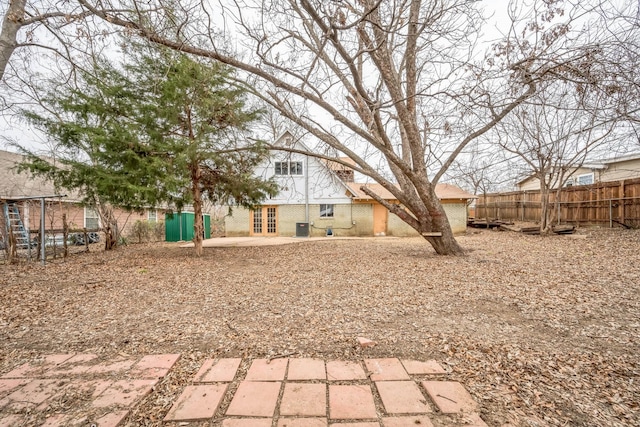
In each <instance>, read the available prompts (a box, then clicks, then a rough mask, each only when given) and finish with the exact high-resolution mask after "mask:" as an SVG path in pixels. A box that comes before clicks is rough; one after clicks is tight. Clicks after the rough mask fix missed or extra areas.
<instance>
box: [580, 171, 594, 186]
mask: <svg viewBox="0 0 640 427" xmlns="http://www.w3.org/2000/svg"><path fill="white" fill-rule="evenodd" d="M594 182H595V178H594V176H593V173H586V174H584V175H578V176H577V177H576V185H590V184H593V183H594Z"/></svg>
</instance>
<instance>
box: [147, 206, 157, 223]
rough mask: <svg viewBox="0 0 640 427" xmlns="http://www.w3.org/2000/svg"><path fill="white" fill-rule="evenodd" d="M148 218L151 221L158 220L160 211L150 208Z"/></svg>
mask: <svg viewBox="0 0 640 427" xmlns="http://www.w3.org/2000/svg"><path fill="white" fill-rule="evenodd" d="M147 220H148V221H149V222H156V221H157V220H158V211H157V210H155V209H149V210H148V211H147Z"/></svg>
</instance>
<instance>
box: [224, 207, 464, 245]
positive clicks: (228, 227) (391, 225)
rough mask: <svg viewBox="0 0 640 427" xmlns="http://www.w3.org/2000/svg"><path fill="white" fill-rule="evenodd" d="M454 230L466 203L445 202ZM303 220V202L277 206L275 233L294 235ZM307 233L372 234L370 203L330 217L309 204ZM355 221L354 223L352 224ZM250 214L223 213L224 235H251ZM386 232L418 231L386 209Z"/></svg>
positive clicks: (341, 209)
mask: <svg viewBox="0 0 640 427" xmlns="http://www.w3.org/2000/svg"><path fill="white" fill-rule="evenodd" d="M444 210H445V212H446V213H447V217H448V218H449V222H450V223H451V227H452V229H453V232H454V233H458V234H459V233H464V232H465V231H466V228H467V205H466V204H465V203H455V204H452V203H449V204H444ZM298 222H305V205H303V204H300V205H280V206H278V235H279V236H295V235H296V223H298ZM309 222H310V223H313V225H310V227H309V229H310V233H311V236H312V237H320V236H324V235H325V234H326V230H327V228H331V229H332V231H333V233H334V235H335V236H373V205H372V204H367V203H362V204H339V205H338V204H337V205H334V216H333V218H321V217H320V205H318V204H310V205H309ZM354 222H355V224H354ZM250 225H251V224H250V215H249V211H248V210H247V209H244V208H234V209H233V215H232V216H227V217H225V235H226V236H228V237H240V236H249V235H250ZM387 234H388V235H390V236H398V237H407V236H417V235H418V233H417V232H416V231H415V230H414V229H413V228H411V227H410V226H409V225H407V224H406V223H405V222H404V221H402V220H401V219H400V218H398V217H397V216H396V215H394V214H392V213H389V217H388V223H387Z"/></svg>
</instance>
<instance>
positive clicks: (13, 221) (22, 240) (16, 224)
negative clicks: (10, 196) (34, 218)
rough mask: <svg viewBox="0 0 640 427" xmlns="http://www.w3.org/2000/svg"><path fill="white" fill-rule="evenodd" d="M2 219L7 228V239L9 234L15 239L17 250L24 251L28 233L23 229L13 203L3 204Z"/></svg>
mask: <svg viewBox="0 0 640 427" xmlns="http://www.w3.org/2000/svg"><path fill="white" fill-rule="evenodd" d="M4 218H5V220H6V227H7V239H8V238H9V233H11V234H13V236H14V237H15V239H16V247H18V249H26V248H28V247H29V233H28V232H27V230H26V229H25V228H24V224H23V222H22V218H20V210H19V209H18V206H17V205H16V204H15V203H5V204H4Z"/></svg>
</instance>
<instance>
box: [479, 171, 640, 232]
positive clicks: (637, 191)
mask: <svg viewBox="0 0 640 427" xmlns="http://www.w3.org/2000/svg"><path fill="white" fill-rule="evenodd" d="M556 197H557V194H556V192H555V191H553V192H552V193H551V194H550V208H551V209H553V210H554V218H553V220H554V222H557V219H558V216H559V218H560V221H559V222H560V223H570V224H576V225H588V224H593V225H605V226H610V225H613V224H624V225H625V226H627V227H633V228H640V178H637V179H628V180H624V181H614V182H602V183H597V184H593V185H581V186H574V187H565V188H563V189H562V191H561V192H560V195H559V198H558V201H557V203H556ZM540 200H541V195H540V191H539V190H538V191H511V192H506V193H490V194H480V195H478V199H477V201H476V207H475V215H476V218H490V219H500V220H509V221H528V222H530V221H534V222H535V221H539V220H540V215H541V211H542V209H541V206H540Z"/></svg>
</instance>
